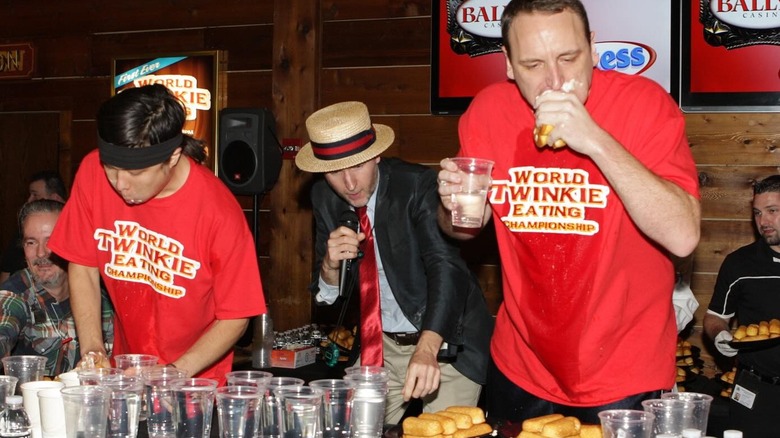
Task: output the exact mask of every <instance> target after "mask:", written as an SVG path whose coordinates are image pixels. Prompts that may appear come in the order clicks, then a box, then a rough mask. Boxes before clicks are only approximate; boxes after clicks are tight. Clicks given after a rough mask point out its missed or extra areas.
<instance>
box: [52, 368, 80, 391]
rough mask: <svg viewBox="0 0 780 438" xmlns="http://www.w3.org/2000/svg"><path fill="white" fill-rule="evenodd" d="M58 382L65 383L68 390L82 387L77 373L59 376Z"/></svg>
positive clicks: (69, 372)
mask: <svg viewBox="0 0 780 438" xmlns="http://www.w3.org/2000/svg"><path fill="white" fill-rule="evenodd" d="M57 380H59V381H60V382H62V383H64V384H65V387H66V388H69V387H71V386H79V385H81V382H79V374H78V373H77V372H75V371H68V372H67V373H62V374H60V375H59V376H57Z"/></svg>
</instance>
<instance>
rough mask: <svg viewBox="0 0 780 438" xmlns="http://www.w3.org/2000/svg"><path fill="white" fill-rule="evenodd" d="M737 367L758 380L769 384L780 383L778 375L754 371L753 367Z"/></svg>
mask: <svg viewBox="0 0 780 438" xmlns="http://www.w3.org/2000/svg"><path fill="white" fill-rule="evenodd" d="M739 369H740V370H742V371H744V372H746V373H748V374H750V376H751V377H753V378H754V379H756V380H758V381H760V382H763V383H768V384H770V385H780V377H777V376H776V377H771V376H767V375H766V374H762V373H760V372H758V371H756V370H755V369H753V367H746V366H739Z"/></svg>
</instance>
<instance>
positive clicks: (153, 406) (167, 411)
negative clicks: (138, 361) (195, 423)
mask: <svg viewBox="0 0 780 438" xmlns="http://www.w3.org/2000/svg"><path fill="white" fill-rule="evenodd" d="M141 377H142V378H143V380H144V387H145V388H144V394H145V397H146V406H147V408H148V413H147V418H146V427H147V430H148V433H149V437H150V438H161V437H165V438H169V437H173V436H175V435H176V426H175V423H174V421H173V392H172V388H171V383H172V382H173V381H174V380H177V379H183V378H185V377H186V375H185V373H184V371H181V370H178V369H176V368H173V367H157V368H150V369H147V370H144V371H142V372H141Z"/></svg>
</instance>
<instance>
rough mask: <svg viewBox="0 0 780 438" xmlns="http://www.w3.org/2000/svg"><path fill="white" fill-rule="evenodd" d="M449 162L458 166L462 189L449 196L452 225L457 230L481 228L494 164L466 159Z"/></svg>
mask: <svg viewBox="0 0 780 438" xmlns="http://www.w3.org/2000/svg"><path fill="white" fill-rule="evenodd" d="M451 160H452V161H453V162H454V163H455V164H457V165H458V173H459V174H460V176H461V187H462V189H461V190H460V191H459V192H457V193H453V194H452V196H451V200H452V225H453V226H454V227H459V228H481V227H482V218H483V216H484V213H485V203H486V201H487V193H488V190H489V189H490V184H491V179H490V174H491V172H492V171H493V164H494V162H493V161H490V160H484V159H481V158H466V157H457V158H451Z"/></svg>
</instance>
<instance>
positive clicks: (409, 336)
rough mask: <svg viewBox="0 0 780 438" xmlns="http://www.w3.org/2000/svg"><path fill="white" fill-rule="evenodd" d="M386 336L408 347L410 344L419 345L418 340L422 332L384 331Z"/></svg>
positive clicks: (397, 343)
mask: <svg viewBox="0 0 780 438" xmlns="http://www.w3.org/2000/svg"><path fill="white" fill-rule="evenodd" d="M384 333H385V336H387V337H389V338H390V339H392V340H393V341H395V344H396V345H400V346H404V347H408V346H410V345H417V341H419V340H420V332H416V333H388V332H384Z"/></svg>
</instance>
